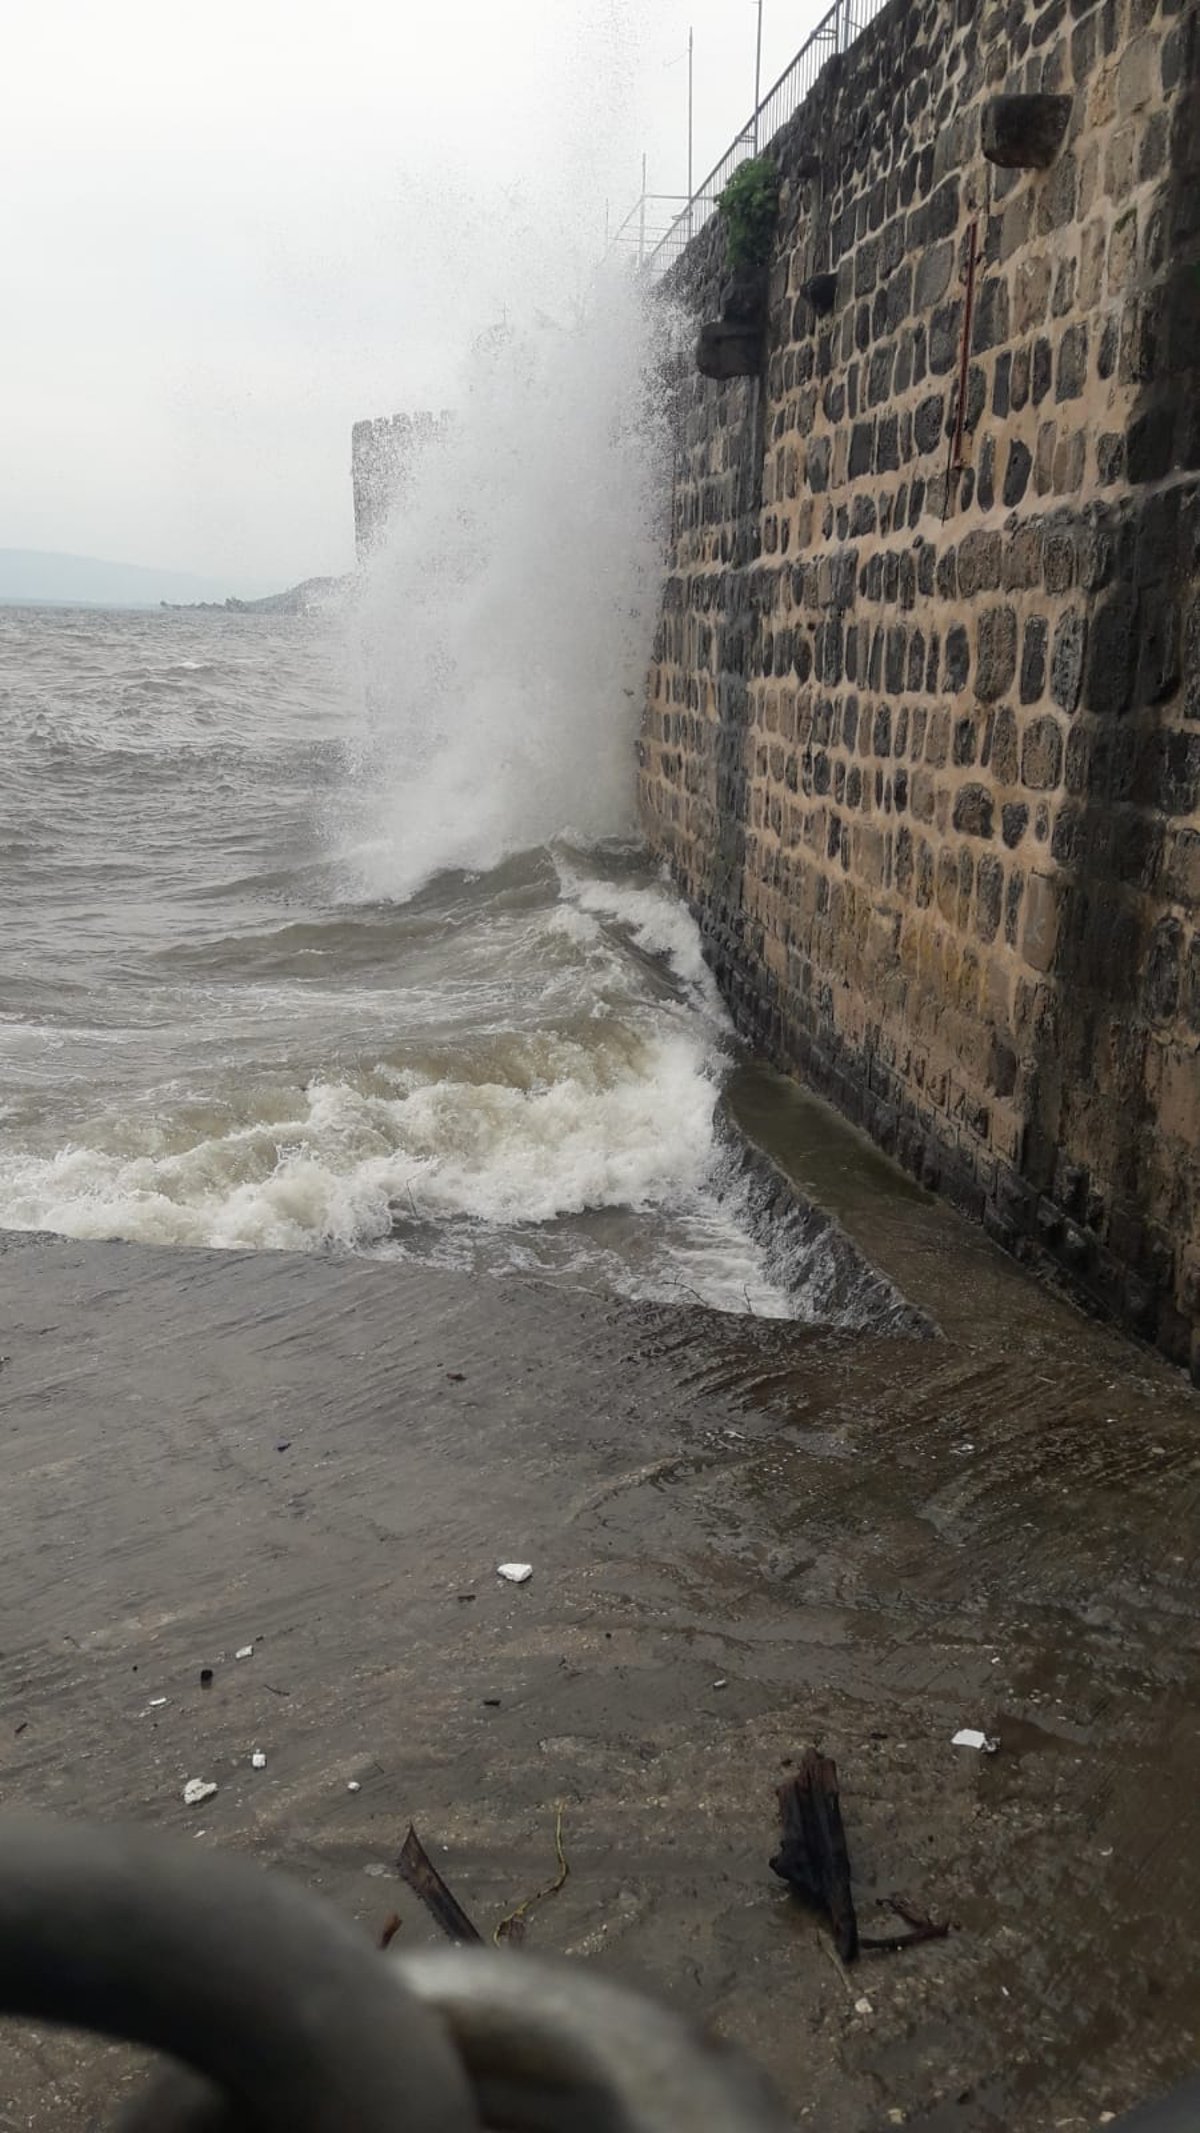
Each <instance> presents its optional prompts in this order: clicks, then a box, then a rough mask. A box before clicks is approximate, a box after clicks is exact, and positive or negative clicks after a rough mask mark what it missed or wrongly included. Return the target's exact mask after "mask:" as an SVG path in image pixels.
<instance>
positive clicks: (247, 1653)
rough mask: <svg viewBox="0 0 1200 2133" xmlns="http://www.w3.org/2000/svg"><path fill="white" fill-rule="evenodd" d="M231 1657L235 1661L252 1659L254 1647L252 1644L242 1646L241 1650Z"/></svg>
mask: <svg viewBox="0 0 1200 2133" xmlns="http://www.w3.org/2000/svg"><path fill="white" fill-rule="evenodd" d="M233 1656H234V1658H235V1659H253V1657H254V1646H253V1645H252V1644H243V1645H242V1646H241V1649H240V1650H239V1651H236V1652H235V1653H234V1655H233Z"/></svg>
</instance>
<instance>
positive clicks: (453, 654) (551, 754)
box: [339, 270, 670, 898]
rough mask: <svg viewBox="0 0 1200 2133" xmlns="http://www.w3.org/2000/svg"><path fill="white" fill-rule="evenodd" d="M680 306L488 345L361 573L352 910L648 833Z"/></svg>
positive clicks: (612, 299)
mask: <svg viewBox="0 0 1200 2133" xmlns="http://www.w3.org/2000/svg"><path fill="white" fill-rule="evenodd" d="M669 331H670V320H669V317H668V315H667V313H666V310H665V307H663V306H662V305H661V304H657V303H655V302H654V301H653V300H649V301H648V300H647V299H646V298H645V297H644V295H643V294H642V292H640V291H639V289H638V287H637V286H636V284H635V282H634V280H633V278H632V277H631V276H630V275H628V274H627V273H626V272H623V271H616V270H614V271H611V272H609V273H602V274H600V275H599V276H598V277H597V279H596V281H595V283H594V285H593V287H592V289H591V291H590V293H589V295H588V297H587V298H586V299H585V300H584V301H582V302H581V303H580V304H579V305H578V306H577V307H576V308H575V309H574V311H573V313H572V315H571V316H570V317H569V318H566V319H561V320H553V321H552V320H550V319H548V318H547V317H546V316H545V315H544V314H543V313H540V312H539V313H537V314H536V315H535V316H534V317H533V318H532V319H531V320H530V321H529V322H527V323H524V324H522V325H519V326H516V325H505V326H503V327H502V328H500V329H499V330H497V331H496V332H494V333H491V334H489V335H485V336H484V337H483V338H482V339H481V341H480V342H479V343H478V344H477V345H476V347H475V349H474V351H473V354H472V359H471V362H470V364H469V366H468V376H467V385H466V389H465V391H464V393H463V396H462V400H461V404H460V405H459V406H458V407H457V408H456V410H455V414H454V419H453V421H452V423H451V424H450V425H449V427H448V429H447V430H446V431H445V432H444V433H442V434H441V435H440V436H439V437H438V439H437V440H436V441H435V442H433V443H431V444H430V445H429V446H428V447H426V448H425V449H424V450H423V451H422V452H421V453H420V454H419V455H417V457H416V458H415V460H414V463H413V467H412V475H411V480H410V482H409V483H408V484H407V486H406V488H405V491H404V494H403V496H402V498H401V499H400V501H399V502H398V504H397V506H396V507H395V509H394V510H393V513H392V518H391V522H390V524H389V526H388V528H387V532H386V534H385V536H384V538H383V540H382V542H381V544H380V546H379V547H378V549H377V550H376V552H375V554H374V555H373V557H372V558H371V560H370V562H369V564H368V565H367V567H366V569H365V572H364V580H363V584H362V588H361V592H360V597H359V599H358V602H357V605H356V612H355V618H354V632H355V642H356V649H357V656H358V660H359V665H360V670H361V674H362V682H363V689H362V695H363V702H364V730H363V732H362V734H361V736H360V739H359V744H358V747H357V749H356V750H355V758H356V760H355V775H354V778H353V783H352V794H351V796H350V797H349V800H348V804H347V805H346V806H345V807H344V808H343V811H342V820H341V823H340V825H339V827H340V839H339V841H340V842H341V843H342V847H343V851H345V850H346V849H347V846H348V847H349V853H350V862H351V879H352V884H353V893H355V894H357V895H361V896H366V897H395V898H400V897H404V896H407V895H410V894H411V893H412V891H413V890H414V889H416V888H417V887H418V886H419V885H420V884H421V883H422V882H424V881H426V880H428V879H429V877H430V876H431V875H433V874H435V873H437V872H438V871H439V870H441V869H444V868H450V867H456V868H462V869H466V870H470V871H479V870H484V869H487V868H490V867H493V866H495V865H497V864H498V863H499V862H500V861H501V860H502V859H504V858H505V857H506V856H507V855H508V854H510V853H512V852H515V851H521V850H527V849H530V848H531V847H534V846H537V845H544V844H547V843H549V842H550V841H551V839H553V838H554V837H555V836H557V835H559V834H560V833H569V834H570V835H572V836H573V837H574V838H575V839H577V840H578V841H580V842H583V843H585V844H586V843H591V842H593V841H596V840H598V839H602V838H606V837H612V836H620V835H624V834H628V833H629V832H630V830H631V829H632V827H633V819H634V809H633V798H634V764H635V737H636V730H637V723H638V718H639V715H640V706H641V692H642V688H643V685H644V677H645V672H646V667H647V664H648V658H649V651H650V644H651V638H652V634H653V628H654V613H655V607H656V603H657V594H658V585H659V578H660V573H661V514H662V508H663V499H664V495H665V494H666V482H665V449H666V429H665V421H664V415H663V409H662V405H661V399H660V396H659V394H658V393H657V392H656V389H655V379H656V378H657V376H658V374H659V366H658V355H659V352H660V350H661V347H662V345H663V341H664V336H665V335H666V334H667V333H668V332H669Z"/></svg>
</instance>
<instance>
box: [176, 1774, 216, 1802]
mask: <svg viewBox="0 0 1200 2133" xmlns="http://www.w3.org/2000/svg"><path fill="white" fill-rule="evenodd" d="M216 1789H217V1788H216V1786H215V1785H214V1784H213V1783H212V1781H211V1779H209V1778H189V1779H188V1781H187V1784H186V1785H185V1786H184V1788H183V1804H184V1806H185V1807H199V1806H200V1804H201V1801H203V1800H211V1798H212V1796H213V1794H214V1793H215V1791H216Z"/></svg>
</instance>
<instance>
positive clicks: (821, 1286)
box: [715, 1099, 941, 1340]
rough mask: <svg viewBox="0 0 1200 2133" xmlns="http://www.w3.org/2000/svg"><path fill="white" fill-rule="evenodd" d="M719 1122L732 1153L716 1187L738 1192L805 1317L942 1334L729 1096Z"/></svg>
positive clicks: (855, 1328) (777, 1276) (924, 1335)
mask: <svg viewBox="0 0 1200 2133" xmlns="http://www.w3.org/2000/svg"><path fill="white" fill-rule="evenodd" d="M715 1123H716V1131H717V1137H718V1139H719V1140H720V1142H721V1144H722V1146H723V1147H724V1149H725V1151H726V1157H727V1161H726V1165H725V1166H724V1176H723V1180H722V1184H721V1186H720V1187H719V1194H720V1195H721V1196H724V1195H728V1194H730V1193H736V1195H737V1197H738V1201H739V1206H738V1213H739V1215H740V1216H741V1218H742V1220H744V1221H745V1222H746V1223H747V1226H748V1227H749V1230H750V1234H751V1236H753V1237H754V1238H755V1239H756V1240H757V1242H758V1243H759V1245H760V1246H761V1248H762V1251H763V1260H764V1265H765V1267H766V1271H767V1274H768V1275H769V1277H770V1279H771V1280H772V1281H773V1282H774V1283H775V1284H776V1286H777V1287H778V1288H780V1289H782V1290H783V1291H784V1293H785V1294H786V1295H787V1296H789V1297H790V1298H791V1300H792V1302H793V1304H794V1306H795V1307H796V1312H797V1316H798V1317H799V1318H800V1319H801V1320H802V1321H804V1322H805V1323H807V1324H810V1325H830V1326H838V1327H840V1328H842V1329H844V1330H846V1331H851V1332H857V1333H875V1334H887V1335H890V1336H894V1337H901V1338H906V1339H909V1340H934V1339H937V1338H938V1337H939V1335H940V1331H941V1329H940V1327H938V1326H937V1325H936V1324H935V1323H934V1321H933V1319H932V1318H930V1316H929V1314H928V1312H926V1311H923V1310H921V1309H920V1307H919V1305H917V1304H914V1303H912V1302H910V1300H909V1298H908V1297H907V1296H905V1295H904V1294H903V1293H902V1291H901V1290H900V1289H898V1288H897V1286H896V1284H895V1282H894V1281H892V1280H891V1279H890V1278H889V1277H888V1276H887V1275H886V1274H884V1273H882V1272H881V1271H880V1269H879V1267H877V1266H876V1265H875V1264H874V1263H873V1261H871V1260H870V1259H868V1258H867V1256H866V1254H865V1252H863V1250H862V1249H861V1247H860V1246H859V1245H858V1243H857V1242H856V1241H855V1240H854V1238H852V1237H851V1235H850V1233H849V1231H848V1230H847V1229H846V1228H845V1227H844V1226H843V1224H842V1223H841V1222H839V1221H838V1219H837V1217H836V1216H835V1215H832V1214H830V1212H829V1210H828V1209H827V1208H825V1207H822V1206H821V1205H820V1204H819V1203H818V1202H817V1201H816V1200H813V1199H811V1198H809V1196H808V1195H807V1194H806V1193H803V1192H801V1191H800V1188H799V1187H798V1186H797V1185H796V1184H795V1183H794V1182H793V1180H792V1179H791V1178H790V1177H788V1176H787V1174H786V1172H785V1171H784V1170H782V1169H781V1168H780V1166H779V1164H778V1163H777V1162H776V1161H775V1160H774V1158H773V1157H772V1156H770V1155H768V1154H767V1153H766V1150H765V1149H763V1148H760V1147H759V1146H758V1145H757V1144H756V1143H755V1142H754V1141H752V1140H750V1139H749V1138H748V1136H747V1135H746V1133H745V1132H744V1130H743V1128H742V1127H741V1126H740V1125H739V1124H738V1122H737V1120H736V1119H735V1117H734V1116H733V1113H732V1112H731V1110H730V1108H729V1105H728V1103H727V1102H726V1101H725V1100H724V1099H722V1101H721V1102H720V1103H719V1104H718V1106H717V1113H716V1121H715Z"/></svg>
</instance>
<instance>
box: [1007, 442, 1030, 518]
mask: <svg viewBox="0 0 1200 2133" xmlns="http://www.w3.org/2000/svg"><path fill="white" fill-rule="evenodd" d="M1032 467H1033V454H1032V452H1031V451H1030V449H1029V446H1028V445H1027V444H1025V443H1023V442H1022V440H1021V438H1019V437H1014V438H1012V439H1011V441H1010V443H1009V447H1008V460H1007V463H1006V465H1005V469H1004V492H1003V494H1004V503H1005V506H1006V507H1007V509H1009V510H1010V511H1011V510H1013V509H1015V507H1016V505H1017V504H1019V503H1020V502H1021V500H1022V498H1023V497H1024V495H1025V491H1026V490H1027V488H1028V487H1029V475H1030V471H1031V469H1032Z"/></svg>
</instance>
